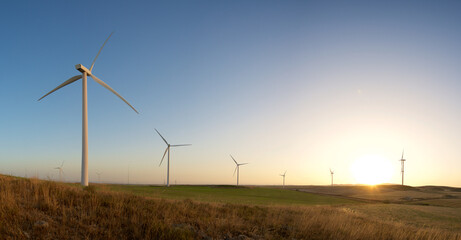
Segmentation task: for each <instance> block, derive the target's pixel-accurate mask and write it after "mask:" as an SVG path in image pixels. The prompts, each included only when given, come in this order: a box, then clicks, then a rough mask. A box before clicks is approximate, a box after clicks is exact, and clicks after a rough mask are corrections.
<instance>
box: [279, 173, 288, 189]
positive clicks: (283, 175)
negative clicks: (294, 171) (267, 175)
mask: <svg viewBox="0 0 461 240" xmlns="http://www.w3.org/2000/svg"><path fill="white" fill-rule="evenodd" d="M286 174H287V171H286V170H285V172H284V173H283V174H280V176H282V177H283V187H285V175H286Z"/></svg>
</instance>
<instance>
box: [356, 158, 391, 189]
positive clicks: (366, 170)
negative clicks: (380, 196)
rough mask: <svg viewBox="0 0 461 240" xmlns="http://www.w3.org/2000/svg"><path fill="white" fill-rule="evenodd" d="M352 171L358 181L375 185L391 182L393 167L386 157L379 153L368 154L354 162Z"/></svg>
mask: <svg viewBox="0 0 461 240" xmlns="http://www.w3.org/2000/svg"><path fill="white" fill-rule="evenodd" d="M351 171H352V174H353V175H354V178H355V180H356V181H357V183H360V184H368V185H375V184H380V183H387V182H389V180H391V177H392V172H393V169H392V165H391V163H390V162H389V160H387V159H386V158H384V157H382V156H378V155H366V156H363V157H361V158H359V159H357V160H356V161H355V162H354V163H353V164H352V166H351Z"/></svg>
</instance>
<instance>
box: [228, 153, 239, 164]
mask: <svg viewBox="0 0 461 240" xmlns="http://www.w3.org/2000/svg"><path fill="white" fill-rule="evenodd" d="M229 155H230V154H229ZM230 157H231V158H232V160H234V162H235V164H237V165H239V164H238V163H237V161H235V159H234V157H232V155H230Z"/></svg>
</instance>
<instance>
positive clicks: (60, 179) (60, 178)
mask: <svg viewBox="0 0 461 240" xmlns="http://www.w3.org/2000/svg"><path fill="white" fill-rule="evenodd" d="M63 166H64V161H63V162H62V163H61V166H60V167H55V168H54V169H57V170H59V181H60V182H62V174H63V173H64V170H62V167H63Z"/></svg>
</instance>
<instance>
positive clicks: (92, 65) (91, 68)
mask: <svg viewBox="0 0 461 240" xmlns="http://www.w3.org/2000/svg"><path fill="white" fill-rule="evenodd" d="M112 34H114V32H111V33H110V35H109V37H108V38H107V39H106V41H105V42H104V44H103V45H102V47H101V48H100V49H99V52H98V54H96V57H95V58H94V60H93V63H92V64H91V67H90V72H91V70H93V67H94V63H95V62H96V59H98V57H99V54H100V53H101V51H102V49H103V48H104V45H106V43H107V41H109V38H110V37H111V36H112Z"/></svg>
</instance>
